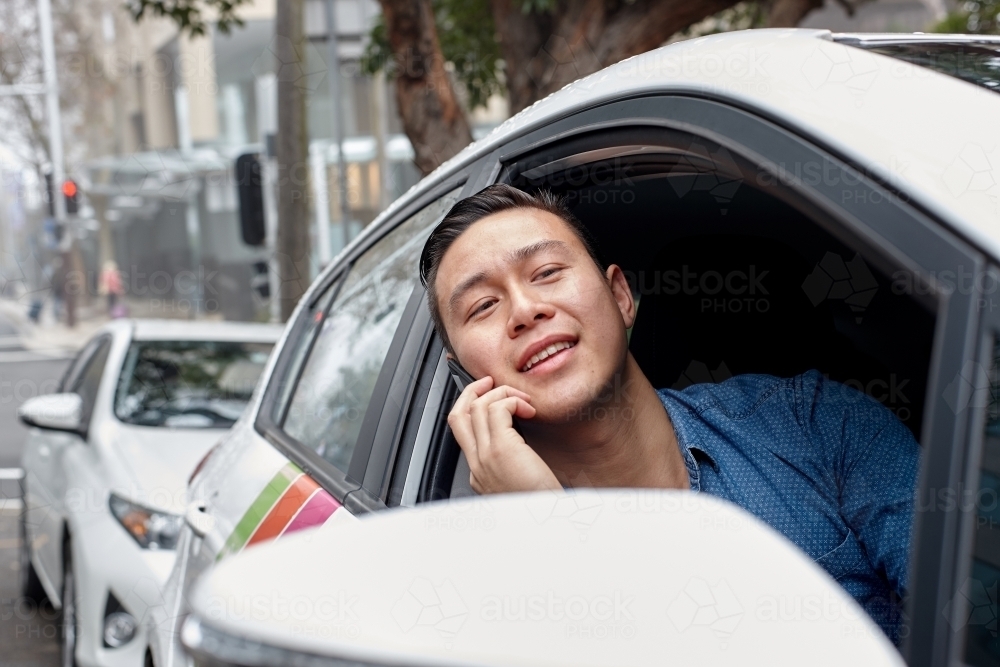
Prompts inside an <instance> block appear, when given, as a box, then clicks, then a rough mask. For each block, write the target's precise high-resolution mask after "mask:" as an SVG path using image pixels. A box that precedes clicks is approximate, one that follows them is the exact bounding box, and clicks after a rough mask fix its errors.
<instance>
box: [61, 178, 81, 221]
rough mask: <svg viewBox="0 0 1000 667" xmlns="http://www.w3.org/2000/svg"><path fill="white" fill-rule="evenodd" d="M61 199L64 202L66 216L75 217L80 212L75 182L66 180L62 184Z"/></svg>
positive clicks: (78, 191)
mask: <svg viewBox="0 0 1000 667" xmlns="http://www.w3.org/2000/svg"><path fill="white" fill-rule="evenodd" d="M62 193H63V199H65V200H66V215H76V214H77V213H78V212H79V211H80V189H79V188H78V187H76V181H74V180H73V179H66V180H65V181H63V184H62Z"/></svg>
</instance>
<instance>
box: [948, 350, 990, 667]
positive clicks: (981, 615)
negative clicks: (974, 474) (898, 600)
mask: <svg viewBox="0 0 1000 667" xmlns="http://www.w3.org/2000/svg"><path fill="white" fill-rule="evenodd" d="M998 359H1000V343H996V344H995V345H994V349H993V365H992V368H991V369H990V373H989V380H990V395H989V403H988V404H987V408H986V410H987V412H986V425H985V433H984V434H983V453H982V458H981V459H980V461H979V464H978V468H979V489H978V490H977V493H976V496H975V498H976V516H975V518H974V526H975V527H974V529H973V547H972V563H971V567H970V568H969V577H968V578H967V579H966V580H965V582H964V583H963V585H962V587H961V589H960V590H959V593H958V596H957V597H956V600H957V601H958V602H960V603H961V604H962V607H963V609H959V610H954V611H956V612H957V613H958V614H959V619H958V620H959V623H958V625H959V627H958V628H956V629H961V628H962V627H964V628H965V655H964V658H965V663H966V664H968V665H970V666H971V667H986V666H987V665H991V666H992V665H997V664H1000V638H998V635H997V617H998V605H1000V600H998V598H997V591H998V589H1000V377H998V375H997V360H998Z"/></svg>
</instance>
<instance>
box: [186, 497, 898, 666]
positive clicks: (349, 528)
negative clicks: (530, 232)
mask: <svg viewBox="0 0 1000 667" xmlns="http://www.w3.org/2000/svg"><path fill="white" fill-rule="evenodd" d="M343 511H344V510H342V509H341V510H338V511H337V512H336V513H334V516H336V515H337V514H339V513H340V512H343ZM330 554H336V563H335V564H331V556H330ZM190 600H191V612H192V613H191V615H190V616H188V618H187V620H186V621H185V625H184V627H183V629H182V633H181V641H182V643H183V644H184V645H185V646H186V648H187V650H188V651H189V652H190V653H191V654H192V655H193V657H194V661H195V664H196V665H197V666H198V667H209V666H210V667H235V666H237V665H260V666H267V667H271V666H272V665H273V666H275V667H277V666H281V665H294V664H298V665H311V664H346V663H348V662H350V663H352V664H354V663H355V662H357V663H363V664H365V665H435V664H437V665H466V664H476V665H491V666H500V665H503V666H507V667H510V666H513V665H587V666H589V667H618V665H664V664H678V665H680V664H683V665H695V664H697V665H701V666H708V667H722V666H723V665H725V666H729V665H764V664H766V665H805V664H812V663H814V662H816V660H817V656H821V659H822V661H823V663H824V664H832V665H865V667H876V666H878V667H903V665H904V663H903V659H902V656H900V654H899V653H898V652H897V651H896V649H895V647H894V646H893V645H892V643H891V642H890V641H889V639H888V638H887V637H886V635H885V634H884V633H883V632H882V630H881V629H880V628H879V626H878V625H876V623H875V622H874V621H873V620H872V619H871V618H869V616H868V615H867V614H866V613H865V611H864V609H862V607H861V606H860V605H859V604H858V603H857V602H856V601H855V600H854V599H853V598H852V597H851V596H850V595H849V594H848V593H847V592H846V591H845V590H844V589H843V588H842V587H841V586H840V585H839V584H838V583H837V582H836V581H834V579H833V578H831V577H830V575H829V574H827V573H826V572H825V571H824V570H823V569H822V568H821V567H820V566H819V565H817V564H816V563H815V562H814V561H813V560H812V559H811V558H810V557H809V556H807V555H806V554H805V553H804V552H802V551H801V550H800V549H799V548H798V547H796V546H795V545H794V544H792V543H791V542H790V541H788V540H787V539H786V538H785V537H784V536H782V535H781V534H780V533H778V532H777V531H775V530H774V529H773V528H771V527H770V526H768V525H766V524H764V523H763V522H762V521H760V520H759V519H757V518H756V517H754V516H752V515H751V514H749V513H747V512H745V511H744V510H742V509H740V508H739V507H736V506H735V505H732V504H730V503H727V502H725V501H723V500H720V499H718V498H714V497H712V496H709V495H708V494H704V493H691V492H687V491H668V490H654V489H631V490H580V491H573V492H569V493H553V492H551V491H545V492H539V493H532V494H507V495H499V496H498V495H493V496H480V497H476V498H467V499H462V500H460V501H450V502H439V503H428V504H425V505H421V506H419V507H417V508H415V509H405V510H404V509H395V510H387V511H385V512H378V513H376V514H372V515H368V516H366V517H364V518H363V519H362V520H360V521H357V522H351V523H347V522H343V523H341V522H336V524H335V523H334V522H332V521H328V522H327V523H326V524H324V525H323V527H321V528H318V529H315V530H303V531H300V532H297V533H294V534H292V535H287V536H282V537H280V538H279V539H277V540H274V541H272V542H268V543H265V544H261V545H259V546H253V547H250V548H248V549H246V550H245V551H244V552H242V553H240V554H237V555H235V556H232V557H229V558H225V559H223V560H222V561H221V562H220V563H218V564H217V565H216V566H215V567H214V569H213V570H210V571H209V572H208V573H207V574H206V576H204V577H203V578H202V579H201V580H200V581H199V582H198V584H197V585H196V586H195V588H194V590H193V595H192V596H191V598H190ZM247 600H249V601H251V602H252V604H247V603H245V601H247ZM340 661H344V662H343V663H341V662H340Z"/></svg>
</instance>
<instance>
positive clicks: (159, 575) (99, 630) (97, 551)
mask: <svg viewBox="0 0 1000 667" xmlns="http://www.w3.org/2000/svg"><path fill="white" fill-rule="evenodd" d="M174 558H175V554H174V552H173V551H167V550H162V551H150V550H146V549H142V548H141V547H139V545H138V544H137V543H136V542H135V540H133V539H132V537H131V536H130V535H129V534H128V533H127V532H126V531H125V529H124V528H123V527H122V526H121V524H119V523H118V522H117V521H116V520H115V519H114V518H113V517H111V516H110V515H109V514H106V515H104V516H102V517H100V518H96V517H95V518H94V520H93V521H92V522H88V525H85V526H78V527H77V530H75V531H74V533H73V559H74V569H75V571H76V581H77V617H78V619H79V620H78V623H79V632H78V633H77V652H76V655H77V661H78V663H79V664H80V665H81V667H143V664H144V660H145V654H146V647H147V645H148V642H147V637H146V624H145V619H146V618H147V616H148V615H149V614H150V613H151V610H152V609H154V608H156V607H157V606H160V605H162V604H163V598H162V590H163V584H164V582H165V581H166V579H167V576H168V575H169V573H170V569H171V568H172V566H173V562H174ZM109 593H110V594H112V595H114V597H115V598H117V600H118V601H119V602H120V603H121V606H122V608H123V610H124V611H126V612H128V613H129V614H131V615H132V616H133V617H134V618H135V622H136V633H135V636H134V637H133V638H132V640H131V641H129V642H128V643H126V644H125V645H123V646H120V647H118V648H110V647H107V646H105V645H104V641H103V637H104V618H105V610H106V607H107V602H108V595H109Z"/></svg>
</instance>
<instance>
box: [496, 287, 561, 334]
mask: <svg viewBox="0 0 1000 667" xmlns="http://www.w3.org/2000/svg"><path fill="white" fill-rule="evenodd" d="M555 314H556V309H555V307H554V306H552V305H551V304H549V303H547V302H545V301H542V300H539V299H536V298H534V295H532V294H531V293H530V291H527V290H518V291H517V292H514V293H512V294H511V310H510V319H509V320H508V323H507V333H508V334H509V335H510V336H512V337H513V336H516V335H518V334H520V333H522V332H523V331H525V330H527V329H531V328H532V327H534V326H535V325H536V324H538V323H539V322H543V321H545V320H547V319H550V318H552V317H553V316H554V315H555Z"/></svg>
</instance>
